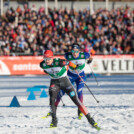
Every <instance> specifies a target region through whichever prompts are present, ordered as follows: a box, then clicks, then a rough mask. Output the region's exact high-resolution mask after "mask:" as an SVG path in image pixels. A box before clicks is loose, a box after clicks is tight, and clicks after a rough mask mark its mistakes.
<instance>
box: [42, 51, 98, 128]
mask: <svg viewBox="0 0 134 134" xmlns="http://www.w3.org/2000/svg"><path fill="white" fill-rule="evenodd" d="M66 65H69V66H70V67H72V68H74V69H77V66H76V65H75V64H74V63H72V62H70V61H66V60H62V59H60V58H58V59H56V58H54V57H53V52H52V51H51V50H46V51H45V52H44V60H43V61H42V62H41V63H40V67H41V68H42V69H43V70H44V72H45V73H47V74H49V75H50V77H51V82H50V87H49V95H50V108H51V113H52V123H51V124H50V128H53V127H57V117H56V106H55V99H56V97H57V94H58V92H59V91H60V90H61V89H62V90H63V91H64V92H65V93H67V94H68V96H69V97H70V98H71V99H72V101H73V102H74V103H75V104H76V105H77V106H78V108H79V109H80V111H81V112H82V113H83V114H84V115H85V116H86V118H87V120H88V122H89V123H90V124H91V125H92V126H93V127H94V128H96V129H97V130H100V128H99V127H98V125H97V123H96V122H95V121H94V119H93V118H91V116H90V114H89V112H88V111H87V109H86V107H85V106H84V105H83V103H81V102H80V100H79V99H78V97H77V94H76V92H75V89H74V87H73V85H72V84H71V82H70V80H69V78H68V76H67V70H66V67H65V66H66Z"/></svg>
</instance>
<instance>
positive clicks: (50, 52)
mask: <svg viewBox="0 0 134 134" xmlns="http://www.w3.org/2000/svg"><path fill="white" fill-rule="evenodd" d="M52 57H53V52H52V51H51V50H46V51H45V52H44V58H52Z"/></svg>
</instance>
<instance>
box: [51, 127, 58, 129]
mask: <svg viewBox="0 0 134 134" xmlns="http://www.w3.org/2000/svg"><path fill="white" fill-rule="evenodd" d="M53 128H57V127H49V129H53Z"/></svg>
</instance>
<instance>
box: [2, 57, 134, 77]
mask: <svg viewBox="0 0 134 134" xmlns="http://www.w3.org/2000/svg"><path fill="white" fill-rule="evenodd" d="M55 57H56V58H58V57H60V58H62V59H63V58H64V57H63V56H55ZM42 60H43V57H42V56H15V57H14V56H11V57H10V56H9V57H8V56H7V57H0V75H29V74H30V75H37V74H39V75H40V74H44V72H43V70H42V69H41V68H40V66H39V64H40V62H41V61H42ZM91 68H92V70H93V71H94V73H101V74H102V73H111V74H112V73H134V55H113V56H112V55H107V56H93V61H92V63H91V64H90V65H88V64H86V66H85V73H90V72H91Z"/></svg>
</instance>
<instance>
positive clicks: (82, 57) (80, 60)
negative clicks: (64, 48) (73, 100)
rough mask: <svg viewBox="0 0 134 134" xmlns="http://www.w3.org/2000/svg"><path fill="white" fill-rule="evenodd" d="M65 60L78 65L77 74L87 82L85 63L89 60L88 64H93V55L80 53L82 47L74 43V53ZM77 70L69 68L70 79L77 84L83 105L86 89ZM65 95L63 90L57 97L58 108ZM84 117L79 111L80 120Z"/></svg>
mask: <svg viewBox="0 0 134 134" xmlns="http://www.w3.org/2000/svg"><path fill="white" fill-rule="evenodd" d="M65 59H66V60H68V61H71V62H73V63H74V64H76V65H77V66H78V67H77V72H78V73H79V75H80V76H81V78H82V79H83V80H84V81H85V79H86V76H85V72H84V67H85V63H86V60H87V59H88V60H87V63H88V64H89V63H91V61H92V58H91V55H90V54H89V53H87V52H81V51H80V46H79V45H78V44H77V43H74V44H73V45H72V52H67V53H66V54H65ZM77 72H76V70H74V69H73V68H71V67H69V69H68V73H67V74H68V77H69V79H70V81H71V83H74V82H75V84H76V89H77V95H78V98H79V100H80V101H81V102H82V103H83V93H82V92H83V91H82V90H83V88H84V83H83V81H82V80H81V78H80V77H79V75H78V74H77ZM64 94H65V92H64V91H63V90H61V91H60V92H59V94H58V96H57V99H56V102H55V106H56V107H57V106H58V104H59V102H60V100H61V97H62V96H63V95H64ZM82 116H83V114H82V112H81V111H80V110H79V109H78V118H79V119H81V118H82Z"/></svg>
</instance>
